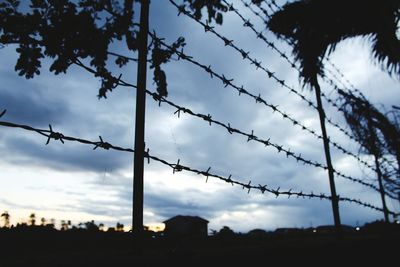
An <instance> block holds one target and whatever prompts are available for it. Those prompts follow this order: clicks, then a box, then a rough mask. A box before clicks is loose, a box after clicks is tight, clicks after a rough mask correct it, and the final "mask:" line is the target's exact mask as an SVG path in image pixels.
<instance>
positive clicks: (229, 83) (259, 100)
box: [150, 33, 374, 177]
mask: <svg viewBox="0 0 400 267" xmlns="http://www.w3.org/2000/svg"><path fill="white" fill-rule="evenodd" d="M150 35H151V37H152V38H157V42H159V43H160V44H162V45H163V46H164V47H165V48H168V49H170V50H172V51H173V52H174V53H175V54H176V55H178V57H179V59H184V60H186V61H189V62H191V63H192V64H194V65H196V66H198V67H200V68H202V69H203V70H205V71H206V72H208V73H209V74H210V75H211V78H213V77H216V78H218V79H219V80H221V81H222V83H223V85H224V86H225V87H228V86H229V87H230V88H233V89H234V90H236V91H238V93H239V96H241V95H242V94H243V95H247V96H248V97H251V98H253V99H254V100H255V102H256V103H259V104H264V105H265V106H267V107H268V108H270V109H271V110H272V111H273V112H276V113H278V114H280V115H281V116H282V118H283V119H287V120H289V121H291V122H292V123H293V125H297V126H298V127H300V128H301V129H302V130H304V131H307V132H309V133H310V134H312V135H313V136H315V137H317V138H318V139H322V136H321V135H319V134H318V133H317V132H316V131H315V130H313V129H310V128H309V127H307V126H305V125H304V124H302V123H301V122H299V121H298V120H296V119H294V118H292V117H291V115H289V114H287V113H286V112H284V111H282V110H280V109H279V108H278V106H277V105H272V104H270V103H268V102H267V101H266V100H265V99H263V98H262V97H261V94H259V95H258V96H257V95H254V94H252V93H250V92H249V91H248V90H246V89H245V88H244V87H243V86H238V85H236V84H234V83H233V79H228V78H226V77H225V75H224V74H218V73H217V72H215V71H214V70H213V69H212V68H211V66H206V65H203V64H202V63H199V62H198V61H196V60H194V59H193V58H192V57H191V56H188V55H187V54H185V53H183V51H182V50H181V51H178V50H176V49H174V48H173V47H171V46H170V45H168V44H166V43H165V42H164V41H162V39H160V38H158V37H157V36H155V34H154V33H151V34H150ZM329 142H330V144H332V146H334V147H335V148H337V149H338V150H340V151H341V152H342V153H344V154H346V155H348V156H351V157H353V158H355V159H357V160H358V161H359V162H361V163H363V164H364V165H365V166H367V167H369V168H371V169H372V170H374V168H373V167H371V166H370V165H369V164H368V163H367V162H366V161H364V160H362V159H361V157H359V156H357V155H356V154H354V153H352V152H350V151H348V150H347V149H345V148H344V147H342V146H341V145H339V144H338V143H337V142H334V141H332V140H329ZM337 174H338V175H339V176H342V177H345V175H343V174H341V173H340V174H339V172H337Z"/></svg>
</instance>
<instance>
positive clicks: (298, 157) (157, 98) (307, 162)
mask: <svg viewBox="0 0 400 267" xmlns="http://www.w3.org/2000/svg"><path fill="white" fill-rule="evenodd" d="M75 64H77V65H78V66H81V67H83V68H85V69H87V70H89V72H91V73H93V74H94V75H98V74H97V72H96V71H95V70H93V69H91V68H90V67H87V66H85V65H83V63H82V62H80V61H77V62H76V63H75ZM112 78H113V79H115V80H116V81H117V84H118V85H121V86H125V87H133V88H137V87H136V86H135V85H133V84H130V83H127V82H125V81H123V80H122V79H121V77H119V78H118V80H117V78H115V77H112ZM146 93H147V94H149V95H151V96H152V98H153V100H155V101H157V102H158V103H159V106H160V105H161V103H167V104H168V105H170V106H172V107H174V108H175V109H176V111H175V114H177V115H178V117H179V116H180V112H181V111H182V112H184V113H187V114H189V115H192V116H195V117H198V118H201V119H203V120H204V121H207V122H208V123H209V124H210V125H212V123H214V125H219V126H221V127H223V128H225V129H226V130H227V132H228V133H230V134H233V133H236V134H240V135H243V136H246V137H247V141H248V142H249V141H252V140H254V141H256V142H259V143H262V144H264V145H265V146H266V147H268V146H271V147H274V148H276V150H277V152H278V153H281V152H282V153H285V154H286V156H287V157H291V158H293V159H295V160H296V161H297V162H302V163H303V164H304V165H310V166H314V167H318V168H321V169H324V170H327V166H325V165H324V164H322V163H319V162H317V161H312V160H308V159H305V158H304V157H302V155H301V154H296V153H294V152H292V151H290V149H288V148H284V147H283V146H282V145H278V144H275V143H272V142H271V141H270V139H268V140H264V139H261V138H259V137H257V136H256V135H254V131H252V133H251V134H249V133H245V132H244V131H241V130H239V129H235V128H233V127H231V125H230V123H228V124H226V123H223V122H220V121H217V120H214V119H212V116H211V115H210V114H208V115H205V114H200V113H195V112H193V111H191V110H190V109H188V108H186V107H183V106H179V105H177V104H175V103H173V102H171V101H169V100H167V99H166V98H164V97H161V96H160V95H159V94H157V93H154V92H151V91H149V90H147V89H146ZM333 171H334V173H335V174H336V175H338V176H340V177H342V178H344V179H347V180H350V181H352V182H355V183H359V184H361V185H364V186H366V187H369V188H371V189H374V190H376V191H379V189H378V187H376V186H375V185H373V184H370V183H367V182H365V181H363V180H361V179H358V178H354V177H351V176H349V175H345V174H343V173H341V172H339V171H337V170H336V169H334V170H333ZM388 196H389V197H392V198H395V199H397V196H396V197H393V195H391V194H388Z"/></svg>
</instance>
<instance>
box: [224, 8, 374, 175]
mask: <svg viewBox="0 0 400 267" xmlns="http://www.w3.org/2000/svg"><path fill="white" fill-rule="evenodd" d="M242 1H243V0H242ZM223 2H224V3H225V4H226V5H228V6H229V9H230V10H231V11H233V12H234V13H235V14H236V15H237V16H238V17H240V19H241V20H242V21H243V22H244V24H243V25H244V26H245V27H248V28H250V29H251V30H252V31H253V32H254V33H255V34H256V36H257V38H259V39H261V40H263V41H264V43H266V44H267V46H268V47H270V48H271V49H272V50H274V51H275V52H277V53H278V54H279V55H280V57H282V58H284V59H285V60H286V61H287V62H288V63H289V64H290V65H291V67H292V68H294V69H296V70H297V71H298V72H300V69H299V68H298V67H297V66H296V65H295V63H294V62H293V61H291V60H290V59H289V57H288V56H287V55H286V54H285V53H284V52H282V51H281V50H280V49H278V48H277V47H276V46H275V45H274V43H272V42H270V41H268V39H267V38H266V37H265V36H264V35H263V33H262V32H260V31H257V30H256V28H255V27H254V24H252V23H251V22H250V20H249V19H246V18H245V17H244V16H243V15H242V14H241V13H240V12H239V11H238V9H236V8H234V7H233V4H231V3H228V2H227V1H226V0H223ZM249 8H250V9H251V7H250V6H249ZM293 93H295V94H296V95H298V96H300V97H301V98H302V99H304V98H303V97H304V95H302V94H301V93H299V92H298V91H296V92H293ZM330 101H331V103H334V101H332V100H330ZM310 102H311V101H310ZM313 107H314V108H316V106H313ZM317 137H318V138H321V137H320V136H317ZM330 143H331V144H332V145H333V147H335V148H337V149H338V150H340V151H341V152H343V153H345V154H347V155H348V156H351V157H353V158H355V159H356V160H357V161H359V162H360V163H362V164H363V165H364V166H366V167H368V168H369V169H371V170H373V171H374V172H376V169H375V167H374V166H372V165H371V164H369V163H368V162H366V161H364V160H362V159H361V158H360V157H359V156H358V155H356V154H355V153H352V152H350V151H349V150H347V149H345V148H344V147H343V146H342V145H339V143H337V142H330Z"/></svg>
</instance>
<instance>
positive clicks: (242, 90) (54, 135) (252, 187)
mask: <svg viewBox="0 0 400 267" xmlns="http://www.w3.org/2000/svg"><path fill="white" fill-rule="evenodd" d="M223 2H225V3H226V4H228V5H229V6H230V10H231V11H233V12H234V13H235V14H236V15H237V16H239V17H240V18H241V19H242V20H243V23H244V24H243V26H244V27H246V28H249V29H251V30H252V31H253V32H254V33H255V34H256V36H257V38H259V39H261V40H263V41H264V42H265V43H266V45H267V46H269V47H270V48H271V49H272V50H274V51H275V52H277V53H278V54H279V55H280V56H281V57H282V58H284V59H285V60H286V61H287V62H288V63H289V64H290V65H291V66H292V67H293V68H295V69H296V65H295V64H294V62H292V61H291V60H290V58H289V57H288V56H287V55H286V54H285V53H284V52H282V51H281V50H279V49H278V48H277V47H276V46H275V45H274V43H273V42H270V41H269V40H268V39H267V38H266V37H265V36H264V35H263V33H262V32H261V31H257V29H256V28H255V27H254V25H253V24H252V23H251V22H250V20H249V19H246V18H245V17H244V16H243V15H242V14H241V13H240V12H239V10H237V9H235V8H234V7H233V6H232V5H231V4H229V3H228V2H227V1H225V0H223ZM242 2H243V3H245V2H244V1H243V0H242ZM170 3H171V4H172V5H174V6H175V7H176V8H177V9H178V15H179V14H184V15H186V16H187V17H189V18H191V19H193V20H194V21H196V22H197V23H199V24H200V25H201V26H202V27H203V28H204V30H205V32H206V33H208V32H210V33H212V34H214V35H215V36H217V37H218V38H219V39H221V40H222V41H223V43H224V45H225V46H226V47H230V48H232V49H234V50H235V51H237V52H238V53H239V54H240V55H241V56H242V58H243V60H244V61H248V62H249V63H250V64H251V65H253V66H254V67H255V68H256V69H259V70H262V71H263V72H265V73H266V74H267V76H268V77H269V78H270V79H272V80H274V81H275V82H276V83H277V84H278V85H280V86H281V87H283V88H286V89H287V90H289V92H291V93H294V94H295V95H296V96H298V97H300V98H301V100H302V101H303V102H304V103H306V104H307V106H309V107H311V108H313V109H317V107H316V105H315V104H314V102H313V101H311V100H309V99H307V97H306V96H304V95H303V94H302V93H301V92H300V91H298V90H296V89H295V88H293V87H291V86H289V85H288V84H287V82H286V81H285V80H283V79H280V78H279V77H277V76H276V74H275V73H274V72H273V71H271V70H270V69H269V68H268V67H266V66H264V65H263V64H262V62H261V61H260V60H257V59H256V58H254V57H251V56H250V55H249V54H250V52H246V51H247V50H244V49H243V48H240V47H238V46H237V45H235V42H234V40H232V39H229V38H227V37H225V36H223V35H222V34H220V33H218V32H217V31H216V30H215V29H214V27H212V26H210V25H209V24H208V23H204V22H202V21H201V20H199V19H197V18H195V17H194V16H193V15H192V14H191V13H190V12H189V11H188V10H186V9H185V7H184V6H183V5H178V4H176V3H175V2H174V1H173V0H170ZM267 4H268V5H271V6H270V7H271V8H272V6H275V5H276V3H275V2H274V1H272V2H271V3H268V2H267ZM248 6H250V5H248ZM276 7H277V6H276ZM262 13H263V14H264V15H267V14H268V12H267V10H262ZM149 36H150V37H151V38H152V41H153V42H154V43H159V44H161V45H162V46H163V48H164V49H166V50H168V51H169V52H170V53H173V54H175V55H176V56H177V57H178V61H179V60H184V61H187V62H190V63H191V64H193V65H195V66H197V67H198V68H200V69H201V70H203V71H205V72H206V73H208V74H209V75H210V78H215V79H218V80H220V81H221V82H222V85H223V86H224V87H227V88H231V89H232V90H235V91H236V92H237V93H238V95H239V96H246V97H249V98H252V99H253V100H254V103H255V104H261V105H264V106H266V107H267V108H268V109H269V110H270V111H271V112H272V113H275V114H279V116H280V117H281V118H282V119H283V120H288V121H290V122H291V123H292V124H293V127H298V128H299V129H301V130H302V131H304V132H307V133H308V134H310V135H312V136H313V137H315V138H317V139H321V138H322V136H321V135H320V134H318V133H317V132H316V130H314V129H312V128H310V127H307V126H306V125H305V124H303V123H302V122H301V121H300V120H298V119H296V118H294V116H292V115H290V114H288V113H287V112H285V111H284V110H282V109H280V108H278V106H277V105H274V104H272V103H270V102H269V101H267V100H266V99H265V98H263V97H262V96H261V94H258V95H257V94H255V93H252V92H251V90H250V89H249V88H246V87H244V86H242V85H240V86H239V85H238V84H236V83H234V79H232V78H227V75H224V74H222V73H218V72H217V71H215V70H214V69H213V68H212V67H211V66H210V65H206V64H203V63H200V62H199V61H197V60H195V59H194V58H193V57H191V56H189V55H187V54H186V53H184V51H183V49H182V50H177V49H176V48H174V47H173V46H171V45H169V44H167V43H166V42H165V41H164V40H163V39H162V38H160V37H159V36H157V34H156V33H155V32H149ZM109 54H110V55H112V56H117V57H123V58H125V59H126V60H130V61H133V62H137V59H135V58H131V57H128V56H125V55H120V54H118V53H115V52H109ZM74 64H75V65H77V66H79V67H81V68H84V69H85V70H86V71H88V72H90V73H92V74H93V75H95V76H101V73H98V72H96V71H95V70H94V69H92V68H90V67H89V66H86V65H85V64H84V63H83V62H81V61H79V60H76V61H75V62H74ZM343 77H344V76H343ZM343 77H342V78H343ZM107 78H108V79H111V81H112V82H113V84H114V88H116V87H118V86H123V87H131V88H137V87H136V85H134V84H131V83H128V82H126V81H124V80H123V79H122V78H121V76H119V77H114V76H111V77H107ZM336 78H338V79H339V77H337V76H335V79H336ZM331 83H334V82H333V81H332V80H331ZM146 94H148V95H149V96H151V97H152V99H153V100H154V101H156V102H158V104H159V106H161V105H162V104H166V105H168V106H170V107H171V108H174V109H175V112H174V114H175V115H176V116H177V117H178V118H179V117H180V115H181V113H184V114H187V115H190V116H192V117H196V118H198V119H201V120H203V121H205V122H206V123H208V124H209V125H210V126H218V127H220V128H223V129H224V130H225V132H226V133H228V134H229V135H233V134H235V135H241V136H243V137H245V139H246V141H247V142H257V143H260V144H262V145H264V146H265V147H266V148H273V149H274V150H276V153H278V154H283V155H285V156H286V157H287V158H291V159H294V160H296V162H299V164H300V163H301V164H303V165H307V166H312V167H315V168H319V169H323V170H327V169H328V167H327V166H326V165H325V164H323V163H320V162H318V161H314V160H310V159H307V158H305V157H303V156H302V155H301V153H297V152H294V151H293V150H291V149H290V148H288V147H285V146H284V145H281V144H278V143H276V142H273V141H271V138H268V137H259V136H257V135H256V134H255V133H254V131H253V130H252V131H251V132H246V131H244V130H241V129H239V128H235V127H233V126H232V125H233V124H231V123H225V122H222V121H219V120H216V119H213V116H212V115H211V114H202V113H197V112H195V111H193V110H191V109H190V108H187V107H185V106H183V105H178V104H176V103H174V102H173V101H171V100H168V99H167V98H165V97H163V96H161V95H160V94H158V93H156V92H152V91H150V90H147V89H146ZM325 97H326V99H328V100H327V101H328V102H329V103H332V104H333V105H336V104H335V101H333V100H331V99H329V98H328V97H327V96H326V95H325ZM5 116H6V111H5V110H4V111H3V112H1V113H0V118H2V117H5ZM327 121H328V123H330V124H331V125H332V126H333V127H336V128H337V129H338V130H339V131H341V132H343V133H344V134H345V135H346V136H348V137H349V138H350V139H354V137H353V136H352V135H351V134H350V133H349V132H348V131H347V130H346V129H344V128H343V127H341V126H340V125H339V124H338V123H335V122H333V120H332V119H329V118H327ZM0 126H3V127H9V128H19V129H23V130H26V131H29V132H34V133H37V134H39V135H42V136H43V137H45V138H47V141H46V143H45V144H46V145H49V144H50V141H51V140H56V141H60V142H61V143H64V142H65V141H69V142H78V143H80V144H84V145H91V146H93V150H95V149H98V148H101V149H104V150H110V149H112V150H116V151H121V152H129V153H134V152H135V151H134V150H133V149H131V148H123V147H120V146H115V145H113V144H111V143H108V142H105V141H104V140H103V138H102V137H101V136H99V140H98V141H90V140H86V139H81V138H77V137H72V136H68V135H65V134H64V133H62V132H57V131H54V130H53V128H52V126H51V125H49V129H37V128H34V127H32V126H29V125H22V124H16V123H12V122H7V121H0ZM355 141H357V140H355ZM329 142H330V144H331V145H332V146H333V147H335V148H336V149H338V150H339V151H340V152H342V153H343V154H345V155H348V156H351V157H352V158H354V159H356V160H357V161H358V162H359V163H361V164H362V165H364V166H365V167H367V168H369V169H370V170H372V171H376V170H375V168H374V167H373V166H372V165H371V164H370V163H368V162H367V161H365V160H363V159H362V158H360V157H359V156H358V155H357V154H355V153H353V152H351V151H349V150H348V149H346V148H345V147H344V146H343V145H340V144H339V143H338V142H335V141H333V140H329ZM144 158H146V159H147V161H148V163H149V164H150V163H151V161H155V162H158V163H161V164H163V165H165V166H167V167H169V168H170V169H172V172H173V173H178V172H182V171H185V172H190V173H194V174H197V175H202V176H203V177H205V178H206V180H205V181H206V182H207V181H208V179H209V178H214V179H218V180H221V181H224V182H226V183H227V184H231V185H237V186H240V187H241V188H242V189H243V190H246V191H247V193H250V192H252V191H258V192H261V193H262V194H265V193H270V194H272V195H274V196H276V197H280V196H287V197H288V198H291V197H297V198H309V199H314V198H315V199H321V200H330V201H331V200H332V197H331V196H328V195H326V194H324V193H314V192H303V191H294V190H292V189H288V190H281V189H280V187H278V188H277V189H274V188H272V187H269V186H267V185H262V184H252V183H251V181H249V182H244V181H245V180H246V179H244V178H239V177H238V178H233V177H232V175H229V176H228V177H226V176H222V175H219V174H216V173H213V172H211V169H212V168H211V167H208V168H207V169H204V170H201V169H199V168H194V167H190V166H186V165H183V164H181V160H180V159H178V160H176V161H174V162H176V163H171V162H170V161H167V160H165V159H162V158H160V157H157V156H155V155H153V154H150V149H149V148H147V149H146V150H145V151H144ZM334 173H335V174H336V175H337V176H339V177H342V178H344V179H346V180H349V181H351V182H354V183H358V184H360V185H362V186H365V187H368V188H370V189H373V190H375V191H378V192H379V188H378V187H377V186H376V185H375V184H372V183H369V182H366V181H365V180H364V179H362V178H356V177H352V176H350V175H347V174H344V173H342V172H340V171H338V170H336V169H334ZM387 196H388V197H390V198H392V199H398V196H397V195H395V194H394V192H387ZM338 200H339V201H341V202H348V203H352V204H356V205H359V206H362V207H365V208H370V209H372V210H376V211H382V212H383V211H384V209H383V208H380V207H378V206H376V205H373V204H371V203H368V202H365V201H362V200H360V199H354V198H348V197H342V196H340V195H339V197H338ZM389 213H390V214H391V215H393V216H398V215H399V213H397V212H395V211H389Z"/></svg>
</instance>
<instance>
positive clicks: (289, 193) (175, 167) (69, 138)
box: [0, 121, 398, 215]
mask: <svg viewBox="0 0 400 267" xmlns="http://www.w3.org/2000/svg"><path fill="white" fill-rule="evenodd" d="M0 126H5V127H13V128H21V129H24V130H28V131H32V132H36V133H40V134H42V135H44V136H46V137H48V138H51V139H56V138H57V136H55V135H52V133H54V132H53V130H52V128H51V127H50V130H43V129H37V128H34V127H32V126H27V125H20V124H15V123H11V122H4V121H0ZM58 134H59V135H61V136H62V137H63V139H64V140H65V141H72V142H78V143H82V144H87V145H94V146H95V147H102V148H103V149H107V150H108V149H113V150H117V151H124V152H131V153H132V152H134V150H133V149H131V148H122V147H119V146H114V145H112V144H109V143H107V144H108V145H107V147H103V146H100V145H99V142H98V141H90V140H85V139H81V138H76V137H72V136H67V135H64V134H62V133H58ZM56 140H57V139H56ZM100 143H104V142H103V140H102V138H101V137H100ZM144 157H146V158H147V159H148V160H150V159H152V160H154V161H157V162H160V163H162V164H164V165H167V166H169V167H170V168H171V169H172V171H173V173H174V174H175V173H176V172H181V171H187V172H192V173H195V174H200V175H203V176H205V177H206V178H207V180H208V177H212V178H216V179H219V180H222V181H224V182H227V183H229V184H232V185H239V186H241V187H242V188H243V189H247V190H248V191H247V192H248V193H250V190H251V189H255V190H258V191H260V192H261V193H263V194H264V193H265V192H269V193H272V194H274V195H276V196H277V197H278V196H280V195H286V196H288V197H291V196H297V197H303V198H319V199H327V200H331V197H330V196H326V195H325V194H323V193H320V194H315V193H313V192H311V193H303V191H300V192H294V191H292V189H289V190H286V191H282V190H280V188H278V189H276V190H274V189H271V188H269V187H267V185H252V184H251V181H249V182H248V183H244V182H240V181H238V180H234V179H232V175H229V177H228V178H227V177H224V176H221V175H218V174H214V173H211V172H210V170H211V167H209V168H208V169H207V170H206V171H202V170H198V169H194V168H191V167H188V166H185V165H183V164H181V163H180V160H179V159H178V161H177V163H176V164H174V163H170V162H168V161H166V160H164V159H161V158H158V157H156V156H153V155H150V153H149V149H147V151H145V153H144ZM339 200H340V201H346V202H351V203H355V204H358V205H360V206H364V207H367V208H371V209H375V210H378V211H382V209H381V208H379V207H376V206H373V205H372V204H369V203H366V202H362V201H360V200H356V199H351V198H344V197H340V198H339ZM389 212H390V213H391V214H393V215H398V213H395V212H392V211H389Z"/></svg>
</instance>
